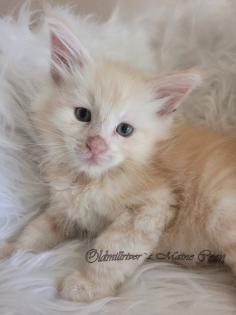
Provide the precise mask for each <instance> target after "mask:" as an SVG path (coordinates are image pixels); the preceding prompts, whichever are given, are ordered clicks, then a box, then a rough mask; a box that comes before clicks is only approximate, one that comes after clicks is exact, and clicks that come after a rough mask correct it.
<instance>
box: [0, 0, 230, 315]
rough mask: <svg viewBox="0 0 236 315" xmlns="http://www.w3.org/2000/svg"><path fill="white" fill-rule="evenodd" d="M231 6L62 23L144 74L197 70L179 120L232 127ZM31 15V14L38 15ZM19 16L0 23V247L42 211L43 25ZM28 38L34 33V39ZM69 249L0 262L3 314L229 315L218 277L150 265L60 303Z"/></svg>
mask: <svg viewBox="0 0 236 315" xmlns="http://www.w3.org/2000/svg"><path fill="white" fill-rule="evenodd" d="M235 7H236V6H235V4H234V1H227V0H188V1H186V0H176V1H171V0H168V1H167V0H166V1H163V0H158V1H156V11H155V12H152V13H150V12H146V13H145V16H146V17H142V18H141V17H138V18H136V19H134V20H132V21H129V22H127V21H126V22H124V21H123V22H122V21H121V20H120V19H119V18H118V16H117V14H116V15H114V16H113V17H112V18H111V19H110V20H109V21H108V22H106V23H104V24H98V23H97V22H96V21H94V20H93V19H91V18H81V17H76V16H73V15H72V14H71V13H69V12H67V10H65V9H53V10H55V11H56V12H57V14H61V15H62V16H63V17H64V18H65V19H67V20H68V23H70V24H71V25H72V27H73V28H74V29H75V30H76V32H77V33H78V36H79V37H80V39H81V41H82V42H83V44H84V45H85V46H87V47H88V49H90V51H91V53H92V54H95V55H99V54H102V55H105V56H107V57H109V58H112V59H119V60H124V61H126V62H129V63H130V64H133V65H135V66H136V67H140V68H142V69H144V70H146V71H149V72H157V73H160V72H168V71H176V70H182V69H187V68H190V67H197V68H198V69H200V70H202V71H204V72H205V73H206V76H207V79H206V82H205V83H204V86H203V88H202V89H201V90H200V91H198V92H197V93H196V94H195V95H194V96H193V97H192V99H191V100H190V101H189V102H188V104H187V103H186V104H184V106H183V108H182V113H183V118H184V119H186V118H187V119H191V120H192V121H194V122H195V121H196V122H204V123H207V124H210V125H211V126H212V127H214V128H231V129H233V130H235V125H236V104H235V102H236V36H235V29H236V19H235V14H234V13H235V12H236V11H235ZM37 16H38V15H37ZM34 19H35V16H34V14H33V12H30V11H29V10H28V9H27V8H26V7H25V8H23V9H22V10H21V12H20V13H19V16H18V18H17V19H13V18H11V17H5V18H2V19H0V239H1V240H4V239H6V238H7V237H9V236H11V235H12V234H14V233H15V232H16V231H18V229H19V228H21V227H22V226H23V225H24V224H25V223H26V222H27V221H28V220H29V219H30V218H31V217H32V216H34V215H35V214H36V213H37V211H38V210H39V209H40V207H42V206H43V204H44V203H45V202H47V197H48V194H47V185H46V184H45V183H43V181H42V180H41V178H40V173H39V169H38V162H39V161H38V157H39V156H40V151H39V149H38V147H37V145H36V142H37V139H36V138H35V135H34V133H33V130H32V128H31V126H30V122H29V120H28V113H29V111H30V110H32V108H31V101H32V99H33V98H35V97H37V93H38V91H39V90H40V86H41V85H42V84H43V82H44V78H45V76H46V75H48V69H49V36H48V35H49V31H48V28H47V24H46V22H43V21H41V22H40V23H36V25H32V24H31V22H30V20H33V21H34ZM32 29H33V31H32ZM82 253H83V244H78V242H76V241H75V242H72V243H67V244H64V245H62V246H61V247H59V248H57V249H55V250H52V251H49V252H45V253H42V254H38V255H33V254H26V253H22V252H18V253H17V254H16V255H15V256H13V257H11V258H10V259H7V260H5V261H2V262H0V314H1V315H10V314H11V315H40V314H43V315H54V314H62V315H67V314H71V315H74V314H76V315H78V314H80V315H82V314H110V313H113V314H120V313H123V314H144V313H146V314H149V315H151V314H155V315H157V314H162V315H164V314H172V315H175V314H191V315H195V314H196V315H200V314H212V315H216V314H224V315H226V314H235V312H236V298H235V297H236V287H235V286H234V283H233V276H232V275H231V273H230V272H229V271H228V270H226V269H224V268H217V269H216V268H212V267H205V268H202V269H186V268H182V267H178V266H175V265H173V264H168V263H160V262H148V263H146V264H145V265H144V266H142V267H140V268H139V270H138V271H137V272H136V274H135V275H134V276H133V277H132V278H131V279H129V280H128V281H127V282H126V284H124V285H123V286H122V288H121V290H120V293H119V295H118V296H117V297H108V298H106V299H103V300H99V301H96V302H94V303H92V304H88V305H86V304H76V303H71V302H68V301H63V300H62V299H60V297H59V296H58V295H57V290H56V287H57V281H58V280H59V279H60V278H61V277H63V276H64V275H65V274H67V273H68V272H69V271H70V270H71V269H72V268H74V267H75V266H77V265H78V262H79V261H81V259H82V258H83V254H82Z"/></svg>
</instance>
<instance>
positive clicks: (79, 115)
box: [75, 107, 92, 122]
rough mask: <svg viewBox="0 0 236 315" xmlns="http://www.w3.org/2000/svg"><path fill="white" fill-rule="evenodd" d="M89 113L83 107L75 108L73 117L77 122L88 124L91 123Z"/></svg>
mask: <svg viewBox="0 0 236 315" xmlns="http://www.w3.org/2000/svg"><path fill="white" fill-rule="evenodd" d="M91 116H92V115H91V111H90V110H89V109H87V108H84V107H76V108H75V117H76V119H78V120H79V121H82V122H90V121H91Z"/></svg>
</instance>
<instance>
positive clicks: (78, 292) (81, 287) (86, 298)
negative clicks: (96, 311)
mask: <svg viewBox="0 0 236 315" xmlns="http://www.w3.org/2000/svg"><path fill="white" fill-rule="evenodd" d="M59 291H60V294H61V296H62V297H63V298H64V299H66V300H71V301H75V302H92V301H94V300H96V299H99V298H103V297H106V296H108V295H111V294H112V292H111V291H109V290H104V289H103V288H102V285H101V284H95V283H94V282H93V281H90V280H89V279H87V278H86V277H85V276H83V275H82V274H81V273H80V272H79V271H75V272H73V273H72V274H70V275H69V276H67V277H66V278H65V279H64V280H63V281H62V283H61V284H60V287H59Z"/></svg>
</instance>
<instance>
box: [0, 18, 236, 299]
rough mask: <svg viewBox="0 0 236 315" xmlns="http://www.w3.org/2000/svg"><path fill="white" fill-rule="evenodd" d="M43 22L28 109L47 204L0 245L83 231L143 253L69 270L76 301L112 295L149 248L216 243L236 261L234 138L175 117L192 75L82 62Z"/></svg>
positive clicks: (53, 241) (68, 287)
mask: <svg viewBox="0 0 236 315" xmlns="http://www.w3.org/2000/svg"><path fill="white" fill-rule="evenodd" d="M51 24H52V37H51V38H52V39H51V43H52V62H51V63H52V67H51V78H50V81H49V82H48V88H47V89H45V90H44V91H42V97H39V99H38V100H37V104H36V105H35V106H34V108H35V113H33V115H32V122H33V124H34V127H35V129H36V130H37V133H38V136H39V143H40V144H42V148H44V151H43V152H42V165H43V172H44V174H45V180H46V181H47V183H49V187H50V193H51V198H50V203H49V205H48V208H47V209H46V210H45V211H44V213H42V214H41V215H40V216H39V217H37V218H36V219H35V220H34V221H32V222H31V223H30V224H29V225H28V226H27V227H26V228H25V229H24V231H23V232H22V234H21V235H20V236H19V238H18V239H17V240H16V242H15V243H14V244H11V245H9V246H8V247H6V248H5V251H3V252H2V255H3V256H4V255H8V254H9V253H10V252H11V251H12V250H14V249H18V248H20V249H25V250H33V251H39V250H45V249H48V248H52V247H53V246H56V245H57V244H59V243H60V242H62V241H63V240H64V239H66V238H72V237H79V236H81V235H82V236H87V237H91V238H93V243H94V244H93V247H94V248H95V249H97V250H98V251H99V250H105V251H106V250H108V252H111V253H116V252H119V251H124V252H125V253H133V254H135V255H137V254H139V255H140V257H139V259H138V260H125V261H116V262H113V261H106V262H104V263H102V264H101V263H99V262H94V263H93V264H89V263H87V264H86V266H85V268H84V272H83V273H81V272H78V271H76V272H74V273H72V274H71V275H69V276H68V277H66V278H65V279H64V280H63V282H62V285H61V292H62V295H63V297H65V298H67V299H71V300H75V301H91V300H93V299H96V298H99V297H104V296H107V295H110V294H113V293H114V292H115V290H116V288H117V287H118V286H119V284H120V283H122V282H123V281H124V279H125V278H126V277H127V276H129V275H131V274H132V273H133V272H134V270H135V269H136V267H137V266H138V265H140V264H141V263H142V262H143V261H144V260H145V259H146V257H147V256H146V255H145V253H146V254H147V253H150V252H152V251H153V250H154V249H155V248H157V250H158V251H164V252H165V251H168V250H180V251H181V252H185V251H186V253H187V254H188V253H190V254H194V253H196V252H197V251H199V250H202V249H210V250H212V251H223V252H225V254H226V262H227V263H228V264H230V265H231V266H232V267H233V269H235V268H236V257H235V240H236V236H235V232H234V227H235V225H236V222H235V219H234V217H235V208H236V198H235V189H236V176H235V175H236V162H235V154H236V141H235V138H233V137H231V136H230V135H226V134H221V133H216V132H213V131H210V130H208V129H204V128H201V127H194V126H192V127H186V126H181V125H178V124H177V123H175V119H174V115H175V114H174V113H173V112H174V111H175V109H176V108H177V107H178V106H179V104H180V103H181V102H182V101H183V100H184V98H185V97H186V96H187V95H188V94H189V93H190V92H191V91H192V90H193V88H195V87H196V86H197V85H198V84H199V83H200V81H201V79H200V76H199V74H198V73H196V72H186V73H180V74H173V75H169V76H166V77H158V78H153V77H152V78H147V77H146V75H144V74H143V73H141V72H139V71H137V70H134V69H132V68H130V67H129V66H127V65H124V64H121V63H115V62H110V61H107V60H91V58H90V56H89V54H88V53H87V51H86V50H85V49H84V48H83V47H81V44H80V42H79V41H78V39H77V38H76V36H75V35H74V34H73V32H71V30H70V29H69V28H68V27H67V25H64V23H63V22H61V21H58V20H57V19H55V17H53V18H52V20H51ZM84 232H85V233H84ZM101 280H102V281H101Z"/></svg>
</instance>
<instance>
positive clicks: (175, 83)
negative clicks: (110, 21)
mask: <svg viewBox="0 0 236 315" xmlns="http://www.w3.org/2000/svg"><path fill="white" fill-rule="evenodd" d="M51 25H52V32H51V51H52V54H51V55H52V62H51V78H52V80H51V81H52V83H51V86H50V87H49V96H47V100H46V101H45V102H44V104H43V106H40V111H39V114H38V117H40V121H41V122H42V123H43V124H44V126H43V125H41V128H40V129H44V131H43V133H44V139H46V141H47V142H48V143H51V144H52V145H51V146H50V151H51V156H53V152H54V151H55V153H54V154H55V158H57V157H58V158H57V161H58V160H60V157H61V159H62V161H61V162H62V163H66V164H68V165H70V166H71V169H72V170H74V172H75V173H76V172H78V173H80V172H84V173H86V174H87V175H89V176H99V175H101V174H103V173H104V172H106V171H108V170H110V169H112V168H115V167H117V166H119V165H121V164H122V163H126V162H128V161H135V162H141V163H145V161H147V158H148V157H149V156H150V154H151V152H152V150H153V146H154V144H155V143H156V142H157V141H159V140H163V139H165V138H166V137H167V136H168V133H169V130H170V128H171V124H172V116H173V112H174V111H175V109H176V108H177V107H178V105H179V104H180V103H181V102H182V100H183V99H184V98H185V97H186V95H188V94H189V92H190V91H191V90H192V89H193V88H194V87H195V86H196V85H197V84H198V83H199V81H200V76H199V74H197V73H192V72H191V73H189V72H186V73H180V74H173V75H169V76H166V77H160V78H151V79H150V78H146V77H145V76H144V75H143V74H142V73H140V72H138V71H136V70H134V69H131V68H130V67H129V66H127V65H124V64H120V63H116V62H108V61H106V60H103V59H99V60H98V59H93V58H92V57H91V56H90V55H89V53H88V52H87V51H86V49H85V48H84V47H83V46H82V45H81V43H80V41H79V40H78V38H77V37H76V36H75V35H74V34H73V33H72V31H71V30H70V29H69V27H67V26H66V25H64V24H62V23H60V22H58V21H56V22H55V21H54V23H51ZM95 36H96V34H95Z"/></svg>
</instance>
